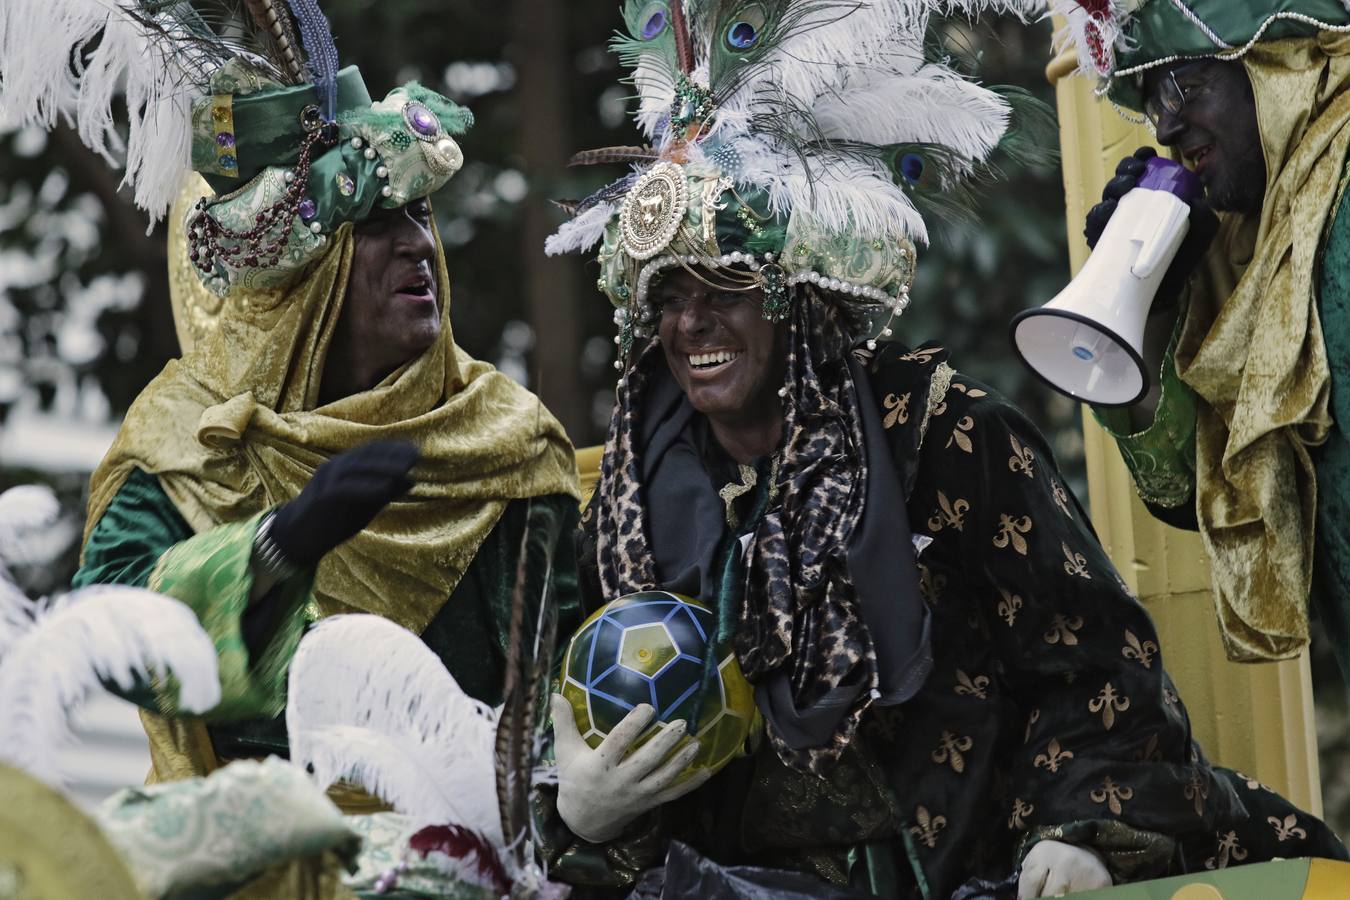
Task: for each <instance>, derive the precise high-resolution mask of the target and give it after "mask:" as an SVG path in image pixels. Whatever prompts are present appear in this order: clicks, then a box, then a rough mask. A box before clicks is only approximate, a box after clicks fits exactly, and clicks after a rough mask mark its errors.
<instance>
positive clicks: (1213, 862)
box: [1205, 831, 1247, 869]
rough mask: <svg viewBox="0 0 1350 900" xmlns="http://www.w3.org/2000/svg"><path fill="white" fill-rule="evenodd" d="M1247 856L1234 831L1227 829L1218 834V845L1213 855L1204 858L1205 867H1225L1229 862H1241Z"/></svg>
mask: <svg viewBox="0 0 1350 900" xmlns="http://www.w3.org/2000/svg"><path fill="white" fill-rule="evenodd" d="M1246 858H1247V851H1246V849H1244V848H1243V846H1242V845H1241V844H1240V843H1239V842H1238V835H1237V832H1236V831H1229V832H1226V833H1223V834H1220V835H1219V843H1218V847H1217V848H1216V849H1215V851H1214V855H1213V856H1211V857H1210V858H1209V859H1207V860H1205V868H1206V869H1226V868H1228V864H1229V863H1234V862H1242V861H1243V860H1244V859H1246Z"/></svg>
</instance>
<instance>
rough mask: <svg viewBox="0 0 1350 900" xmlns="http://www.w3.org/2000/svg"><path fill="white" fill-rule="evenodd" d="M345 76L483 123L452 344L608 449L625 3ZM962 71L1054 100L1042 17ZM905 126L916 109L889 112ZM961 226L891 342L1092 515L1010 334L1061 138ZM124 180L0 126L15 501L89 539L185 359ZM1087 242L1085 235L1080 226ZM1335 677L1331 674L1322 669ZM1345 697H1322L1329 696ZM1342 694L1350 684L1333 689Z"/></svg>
mask: <svg viewBox="0 0 1350 900" xmlns="http://www.w3.org/2000/svg"><path fill="white" fill-rule="evenodd" d="M323 6H324V9H325V11H326V12H327V14H328V16H329V18H330V21H331V24H332V28H333V32H334V35H335V36H336V38H337V43H338V48H339V51H340V52H341V54H342V56H343V60H344V63H354V64H357V65H359V66H360V67H361V69H362V71H363V73H364V75H365V79H366V83H367V84H368V85H369V87H370V89H371V92H372V94H374V95H376V96H380V95H382V94H383V92H384V91H385V90H387V89H388V88H390V87H392V86H394V85H396V84H399V83H402V82H404V81H407V80H410V79H417V80H419V81H421V82H422V83H424V84H426V85H428V86H430V87H432V88H435V89H436V90H439V91H441V92H443V93H445V94H447V95H448V96H450V97H452V98H453V99H455V100H457V101H459V102H461V103H464V104H465V105H467V106H469V107H470V108H471V109H473V111H474V113H475V116H476V119H477V122H476V125H475V127H474V128H473V130H472V131H471V132H470V133H469V134H468V135H467V136H466V137H465V139H464V140H463V147H464V152H465V156H466V159H467V162H466V165H465V167H464V169H463V171H462V172H461V173H460V174H459V175H458V176H456V177H455V178H454V179H453V180H452V181H451V182H450V183H449V185H447V187H446V188H445V189H444V190H443V191H442V192H441V193H440V194H439V195H437V196H436V197H435V198H434V206H435V209H436V214H437V219H438V225H439V228H440V233H441V237H442V239H443V241H444V243H445V245H446V250H447V255H448V259H449V265H450V271H451V281H452V286H453V291H454V294H453V305H452V318H453V325H454V331H455V337H456V339H457V341H458V342H459V343H460V344H461V345H462V346H463V347H464V348H465V349H467V350H468V351H469V352H470V353H472V354H474V355H475V356H479V357H482V358H484V359H488V360H490V361H492V362H494V363H496V364H497V365H498V366H499V367H500V368H501V369H503V370H504V371H505V372H507V373H508V374H509V375H511V376H512V377H514V378H516V379H517V380H519V381H521V382H522V383H524V384H526V385H528V386H530V387H531V388H533V389H534V390H536V391H537V392H539V393H540V394H541V396H542V397H543V398H544V400H545V402H546V403H547V404H548V406H549V407H550V408H551V409H552V410H553V411H554V412H555V413H556V414H557V415H558V417H559V418H560V419H561V420H562V421H563V423H564V424H565V425H566V427H567V429H568V431H569V433H570V434H571V435H572V436H573V439H574V440H575V442H576V443H577V444H578V445H579V446H581V445H587V444H593V443H598V442H600V441H602V440H603V439H604V434H605V429H606V426H607V424H608V419H609V411H610V406H611V403H612V399H613V383H614V377H615V373H614V371H613V369H612V368H611V362H612V360H613V356H614V346H613V343H612V341H611V338H612V334H613V332H612V324H611V318H610V310H609V308H608V305H607V304H606V303H605V302H604V300H603V299H602V298H601V297H600V296H599V294H598V293H597V292H596V290H595V286H594V281H595V277H596V268H595V265H594V263H593V262H590V261H588V260H584V259H581V258H577V257H570V258H562V259H548V258H546V257H544V255H543V252H542V247H543V242H544V238H545V237H546V236H547V235H548V234H549V233H550V232H551V231H552V230H553V229H554V228H555V227H556V226H557V225H558V224H559V223H560V222H561V221H562V219H563V214H562V213H561V212H560V211H559V210H557V209H555V208H554V207H553V206H552V204H551V203H550V200H551V199H553V198H576V197H581V196H585V195H586V194H587V193H589V192H590V191H591V190H593V189H594V188H596V187H599V186H600V185H601V184H603V183H606V182H607V181H608V180H610V179H612V178H613V177H614V176H615V175H616V174H617V171H616V170H614V169H568V168H567V167H566V160H567V158H568V156H570V155H571V153H573V152H574V151H576V150H581V149H586V148H590V147H598V146H608V145H611V144H623V143H630V142H632V141H633V140H634V137H635V131H634V129H633V128H632V126H631V125H630V122H629V120H628V116H627V113H628V97H629V94H630V91H629V89H627V88H626V87H624V86H623V85H621V84H620V83H619V76H620V70H619V67H618V64H617V61H616V60H615V58H614V57H613V56H611V55H610V54H609V53H608V52H607V50H606V42H607V39H608V36H609V35H610V34H611V33H612V32H613V30H614V29H615V28H616V27H617V26H618V25H619V15H618V3H617V2H615V0H608V2H576V0H573V2H566V0H502V2H498V3H484V2H481V0H441V2H439V3H434V4H433V3H429V2H427V0H324V2H323ZM937 29H938V31H939V32H940V33H941V34H942V36H943V37H944V38H945V43H946V44H947V45H948V46H949V47H951V48H956V49H953V50H952V52H953V54H954V55H955V56H956V57H957V58H958V59H960V60H961V61H964V62H966V63H968V64H970V65H972V66H974V67H975V68H977V69H978V71H979V72H980V75H981V78H982V79H983V80H984V81H986V82H988V83H997V84H1012V85H1018V86H1021V87H1024V88H1026V89H1028V90H1030V91H1031V92H1032V93H1033V94H1035V95H1036V96H1037V97H1039V98H1040V99H1042V100H1044V101H1045V102H1046V103H1048V104H1051V105H1053V100H1054V98H1053V94H1052V91H1051V89H1050V86H1049V85H1048V83H1047V82H1046V79H1045V76H1044V67H1045V64H1046V62H1047V60H1048V58H1049V46H1050V37H1051V27H1050V25H1049V23H1040V24H1038V25H1034V26H1030V27H1028V26H1023V25H1020V24H1018V23H1016V22H1013V21H1011V20H998V19H989V20H987V21H986V22H985V23H983V24H981V25H980V26H979V27H976V28H970V27H968V26H966V25H964V24H960V25H958V24H956V23H948V24H939V25H938V26H937ZM895 114H896V115H897V116H903V115H904V114H905V111H904V110H902V109H901V110H896V111H895ZM1004 175H1005V177H1004V179H1003V180H1002V181H1000V182H998V183H996V184H994V185H991V186H990V187H988V188H987V189H986V190H985V191H984V192H983V195H982V197H981V201H980V203H979V206H978V208H977V209H976V211H975V217H974V221H973V222H970V223H966V224H949V223H935V224H934V227H933V228H932V233H933V240H932V246H931V247H929V248H927V249H926V250H923V251H921V254H920V266H919V274H918V280H917V282H916V284H915V288H914V292H913V296H914V299H915V302H914V304H913V306H911V308H910V310H909V311H908V312H907V313H906V314H905V316H904V318H902V319H901V320H900V322H899V325H898V327H897V328H896V338H897V339H899V340H902V341H904V342H906V343H909V344H917V343H920V342H922V341H925V340H929V339H935V340H937V341H939V342H941V343H942V344H944V345H945V346H946V347H948V348H949V349H950V350H951V353H952V359H953V363H954V364H955V365H956V366H958V367H959V368H961V369H962V370H964V371H966V372H969V373H970V374H971V375H973V376H975V377H976V378H979V379H981V380H983V381H985V382H986V383H988V384H990V385H992V386H994V387H995V388H997V389H998V390H1000V391H1002V392H1003V393H1005V394H1006V395H1008V396H1009V397H1010V398H1011V399H1012V400H1014V401H1015V402H1016V403H1018V404H1019V405H1021V406H1022V407H1023V408H1025V409H1027V410H1028V412H1029V413H1030V414H1031V416H1032V418H1033V419H1034V420H1035V421H1036V422H1037V423H1038V424H1039V425H1040V427H1041V428H1042V429H1043V430H1044V431H1045V432H1046V433H1047V435H1048V436H1049V438H1050V440H1051V442H1052V445H1053V446H1054V448H1055V451H1056V454H1057V455H1058V457H1059V462H1060V464H1061V466H1063V467H1064V468H1065V470H1066V472H1067V473H1068V474H1069V479H1070V483H1071V485H1072V486H1073V487H1074V489H1075V491H1076V493H1077V494H1078V496H1079V497H1080V498H1083V499H1086V496H1087V491H1086V483H1085V479H1084V476H1083V463H1082V458H1083V446H1082V436H1081V431H1080V410H1079V407H1078V406H1077V405H1076V404H1073V403H1071V402H1069V401H1068V400H1066V399H1064V398H1062V397H1059V396H1058V395H1056V394H1053V393H1052V392H1050V391H1049V390H1047V389H1045V388H1044V387H1042V386H1041V385H1040V384H1039V382H1037V381H1035V380H1034V379H1033V378H1032V376H1031V375H1030V374H1029V373H1028V372H1027V371H1026V370H1025V369H1024V368H1023V367H1022V366H1021V365H1020V364H1019V363H1018V362H1017V360H1016V359H1015V357H1014V356H1013V354H1012V351H1011V349H1010V345H1009V341H1008V322H1009V320H1010V319H1011V318H1012V316H1013V315H1014V314H1015V313H1016V312H1017V311H1019V310H1021V309H1024V308H1026V307H1029V306H1033V305H1037V304H1040V303H1043V302H1045V301H1046V300H1048V299H1049V298H1050V297H1051V296H1053V295H1054V293H1055V292H1056V291H1057V290H1058V289H1059V288H1060V287H1062V286H1063V283H1064V280H1065V278H1066V276H1067V272H1068V258H1067V249H1066V241H1065V235H1066V223H1065V221H1064V197H1063V185H1062V182H1061V179H1060V174H1059V169H1058V161H1057V159H1056V156H1055V153H1054V143H1053V136H1052V137H1051V140H1050V141H1049V142H1048V145H1047V146H1046V148H1045V153H1044V157H1043V159H1042V160H1041V162H1040V164H1036V165H1031V166H1008V167H1007V168H1005V170H1004ZM118 182H119V176H118V175H117V174H115V173H114V172H113V171H112V170H111V169H110V168H109V167H108V166H107V165H106V164H105V163H104V162H103V161H102V160H100V159H98V158H96V157H94V156H93V155H92V154H90V153H89V152H88V151H87V150H85V148H84V147H83V146H82V145H81V144H80V142H79V140H78V138H77V137H76V135H75V134H74V132H72V131H71V130H69V129H68V128H64V127H61V128H57V129H56V130H55V131H54V132H52V133H51V134H46V133H43V132H40V131H38V130H36V129H25V130H10V131H3V130H0V489H4V488H5V487H8V486H9V485H11V484H14V483H21V482H27V481H34V480H42V481H46V482H48V483H50V484H53V485H54V486H56V487H57V488H58V490H59V491H60V493H61V495H62V496H63V498H64V500H65V501H66V503H67V504H68V505H69V508H70V510H71V520H72V529H71V532H72V533H78V527H77V526H78V524H79V520H80V516H81V514H82V510H83V500H84V497H83V492H84V490H85V485H86V483H87V476H88V473H89V471H90V470H91V469H92V467H93V466H94V465H95V464H96V463H97V461H98V459H99V458H100V457H101V456H102V454H103V452H104V450H105V449H106V447H107V444H108V442H109V441H110V440H111V437H112V434H113V433H114V432H115V429H116V424H117V422H118V421H119V420H120V417H121V415H122V414H123V413H124V412H125V410H126V408H127V406H128V405H129V404H130V403H131V401H132V400H133V399H134V398H135V396H136V394H137V392H138V391H140V389H141V388H142V387H143V386H144V385H145V383H146V382H148V381H149V380H150V379H151V378H152V377H153V376H154V375H155V374H156V373H157V372H158V371H159V370H160V369H161V368H162V367H163V365H164V363H165V362H166V361H167V360H169V359H170V358H172V357H173V356H175V355H177V352H178V347H177V342H176V339H175V336H174V329H173V323H172V317H171V313H170V305H169V300H168V286H167V279H166V275H165V266H166V261H165V248H164V226H163V225H162V224H161V225H159V226H157V227H155V228H154V229H152V230H151V231H150V232H149V233H148V234H147V232H146V220H145V217H144V215H143V214H142V213H140V212H139V211H138V210H136V209H135V208H134V207H133V206H132V205H131V203H130V200H129V197H128V194H127V192H125V191H119V186H118ZM1067 227H1068V228H1073V229H1077V228H1079V227H1081V226H1080V223H1076V222H1074V223H1068V226H1067ZM73 566H74V552H73V551H72V550H71V549H69V548H67V549H66V552H65V553H64V554H63V555H62V556H60V557H59V558H58V559H57V560H56V562H55V563H54V564H53V565H51V566H48V567H46V568H44V569H42V570H41V571H34V572H32V573H29V577H30V578H31V582H30V586H31V588H32V589H33V590H35V591H47V590H51V589H52V587H53V586H55V585H58V584H63V583H66V581H68V579H69V577H70V574H71V573H72V571H73ZM1317 671H1318V675H1319V677H1322V678H1323V679H1326V678H1332V679H1334V677H1335V673H1334V669H1332V670H1331V671H1330V673H1328V671H1327V670H1326V667H1325V666H1320V667H1319V668H1318V670H1317ZM1329 683H1330V682H1329ZM1335 684H1336V685H1339V682H1338V681H1336V682H1335ZM1328 695H1331V702H1330V703H1329V705H1328V706H1327V708H1326V716H1327V719H1326V722H1327V726H1328V734H1327V737H1326V739H1325V740H1324V741H1323V744H1324V752H1326V753H1328V754H1332V755H1328V756H1326V757H1325V758H1324V760H1323V773H1324V776H1325V777H1326V779H1327V781H1328V790H1327V793H1328V798H1327V799H1328V812H1329V815H1330V816H1331V818H1332V819H1333V823H1335V822H1337V821H1339V822H1341V823H1342V824H1350V781H1347V783H1346V784H1345V785H1342V784H1340V781H1339V780H1338V779H1336V777H1335V773H1336V772H1338V771H1339V770H1340V769H1341V768H1344V767H1342V766H1340V765H1339V760H1341V759H1343V758H1344V756H1345V754H1346V753H1350V718H1348V717H1347V716H1346V715H1345V712H1344V702H1343V699H1344V695H1343V691H1340V690H1338V689H1337V688H1335V687H1328V688H1326V689H1324V690H1321V691H1319V699H1320V698H1322V697H1327V696H1328Z"/></svg>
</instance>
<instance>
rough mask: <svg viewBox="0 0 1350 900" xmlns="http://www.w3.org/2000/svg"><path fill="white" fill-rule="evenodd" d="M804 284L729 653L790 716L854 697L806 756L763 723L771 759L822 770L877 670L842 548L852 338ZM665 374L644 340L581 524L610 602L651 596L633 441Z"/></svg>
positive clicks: (855, 450) (857, 498)
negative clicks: (659, 375) (774, 452)
mask: <svg viewBox="0 0 1350 900" xmlns="http://www.w3.org/2000/svg"><path fill="white" fill-rule="evenodd" d="M802 287H803V288H804V290H803V289H799V291H800V293H799V296H798V297H797V298H796V300H797V302H795V303H794V304H793V312H792V315H791V319H790V323H789V340H788V343H789V349H788V365H787V386H788V395H787V397H785V398H784V400H783V407H784V420H785V421H784V438H783V445H782V449H781V460H782V462H781V465H780V466H779V470H778V483H777V487H778V493H779V497H780V498H781V503H779V504H778V505H777V506H776V507H775V508H773V509H771V510H770V511H769V512H768V513H767V514H766V515H765V516H764V518H763V519H762V521H761V523H760V525H759V528H758V529H757V531H756V532H755V538H754V540H753V542H752V543H751V546H750V549H749V553H748V557H747V566H748V569H749V577H748V580H747V583H746V588H745V592H744V597H743V600H742V603H741V607H740V610H739V613H738V627H737V631H736V636H735V642H734V643H735V651H736V655H737V658H738V660H739V662H740V665H741V669H742V671H744V673H745V675H746V677H747V678H748V679H749V680H750V682H751V683H753V684H755V685H756V686H757V688H758V689H759V690H760V692H761V701H762V700H763V693H762V692H763V691H764V689H765V686H766V685H769V684H771V683H774V682H777V683H778V684H779V685H780V686H781V687H782V688H785V691H786V693H790V702H791V704H792V705H793V706H796V707H800V708H805V707H809V706H811V705H812V704H814V703H816V702H817V701H820V700H822V699H823V698H825V697H826V695H830V697H832V698H837V697H839V696H840V695H841V694H843V695H844V696H845V697H848V698H850V700H849V702H848V703H847V704H846V705H843V706H842V708H841V710H840V712H839V713H838V716H837V720H836V721H834V722H833V733H832V734H830V735H829V736H827V737H826V739H825V740H824V741H823V742H818V743H816V744H815V745H814V746H802V741H801V739H800V737H798V738H796V739H794V738H793V737H792V736H791V735H788V734H785V733H784V732H783V730H782V729H780V728H777V727H774V717H773V716H767V717H766V718H767V719H768V721H769V727H768V729H767V730H768V734H769V738H770V740H771V741H772V744H773V747H774V749H775V750H776V751H777V753H778V755H779V757H780V758H781V759H782V760H783V761H784V762H785V763H786V764H788V765H790V766H793V767H794V768H797V769H800V770H803V771H810V772H815V773H817V774H819V773H821V772H823V771H825V770H826V769H828V768H829V767H830V766H831V765H832V764H833V763H834V762H835V761H836V760H837V759H838V758H839V755H840V754H841V753H842V752H843V750H844V749H845V747H847V746H848V744H849V742H850V741H851V740H852V738H853V735H854V733H855V732H856V730H857V727H858V723H859V720H860V719H861V717H862V714H863V712H864V710H866V709H867V707H868V706H869V705H870V704H871V702H872V699H873V697H875V696H876V694H877V684H878V674H877V660H876V651H875V649H874V647H873V643H872V639H871V636H870V635H869V633H868V630H867V627H866V624H865V623H864V621H863V618H862V614H861V611H860V609H859V605H858V602H857V598H856V596H855V593H854V589H853V579H852V577H851V575H850V570H849V560H848V557H847V550H846V548H847V547H848V544H849V540H850V538H851V537H852V536H853V533H854V530H855V529H856V528H857V527H858V523H859V521H860V520H861V517H862V511H863V505H864V498H865V496H866V481H867V473H866V471H865V470H864V468H863V467H860V466H857V465H854V464H853V462H854V461H855V460H857V459H860V458H863V457H862V456H861V454H862V448H863V435H862V426H861V420H860V418H859V415H860V414H859V410H858V408H857V399H856V394H855V391H854V389H853V378H852V374H851V373H850V371H849V367H848V359H849V350H850V347H851V341H850V340H849V338H848V334H847V330H846V326H845V323H844V322H843V321H841V318H840V313H839V311H838V310H837V309H836V308H835V307H834V306H833V305H832V304H828V303H826V302H825V301H823V300H822V299H821V298H820V296H819V295H818V294H817V293H816V292H815V291H814V289H813V288H810V287H809V286H802ZM664 367H665V360H664V356H663V353H662V350H661V347H660V346H659V345H658V344H657V343H656V342H655V341H653V342H652V343H651V344H649V345H648V346H647V347H646V348H645V349H644V350H643V352H642V353H641V355H640V356H639V358H638V360H637V361H636V363H635V365H634V367H633V368H632V370H631V371H630V372H629V374H628V375H627V376H626V377H625V379H624V380H623V382H622V384H621V385H620V388H619V392H618V400H617V403H616V405H615V410H614V415H613V418H612V419H611V422H610V430H609V438H608V441H607V442H606V445H605V454H604V458H603V461H602V463H601V470H600V483H599V485H598V487H597V490H596V498H595V500H594V501H593V502H592V504H591V508H592V509H593V510H595V514H594V515H592V516H590V517H588V521H587V524H586V525H585V526H583V527H586V528H588V529H594V539H595V543H594V546H595V547H596V555H597V560H596V562H597V564H598V569H599V573H598V574H599V581H600V586H601V588H602V590H603V593H604V596H606V597H609V598H613V597H619V596H623V595H624V594H628V593H632V592H634V591H640V590H650V589H653V588H655V587H656V586H657V575H656V567H655V565H654V561H653V560H654V556H653V552H652V547H651V531H650V529H649V523H648V522H647V514H646V509H645V507H644V503H643V499H642V498H643V485H642V479H641V473H642V470H643V466H642V460H641V458H640V456H641V452H642V449H643V448H642V447H641V446H639V444H640V442H641V437H640V435H641V433H642V432H641V427H640V420H641V415H642V411H643V403H644V398H645V395H646V391H647V389H648V387H649V385H650V383H651V379H652V377H653V374H654V373H656V372H659V371H660V370H661V369H664ZM763 707H764V703H763V702H761V708H763Z"/></svg>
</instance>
